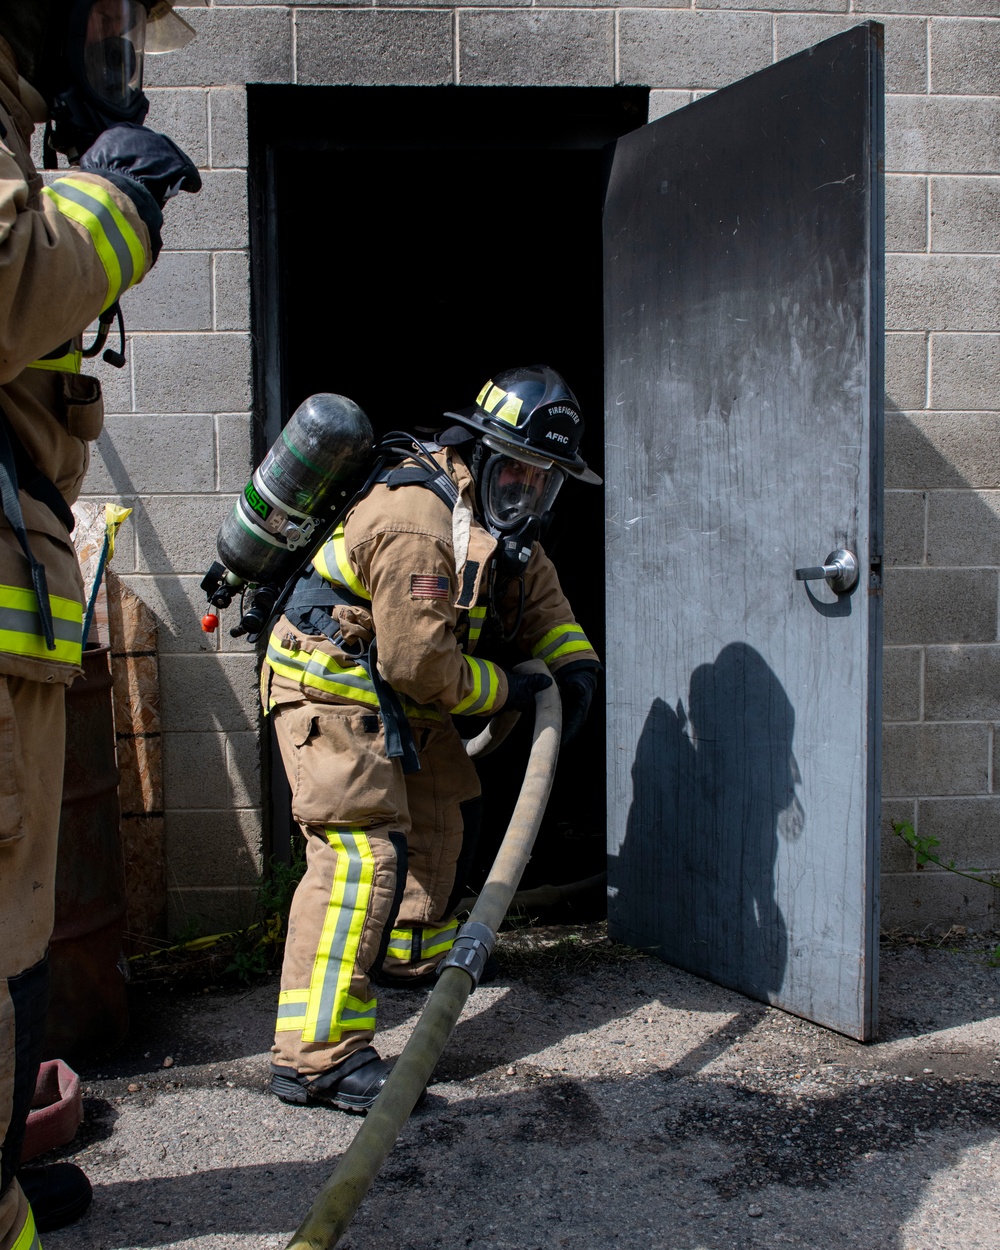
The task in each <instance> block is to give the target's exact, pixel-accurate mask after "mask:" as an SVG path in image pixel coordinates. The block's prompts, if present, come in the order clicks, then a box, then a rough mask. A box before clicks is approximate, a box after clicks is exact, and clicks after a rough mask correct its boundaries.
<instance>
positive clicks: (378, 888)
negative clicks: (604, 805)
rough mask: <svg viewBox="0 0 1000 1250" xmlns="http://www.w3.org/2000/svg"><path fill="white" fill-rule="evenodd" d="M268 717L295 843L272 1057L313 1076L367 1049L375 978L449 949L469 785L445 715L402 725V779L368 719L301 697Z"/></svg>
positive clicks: (472, 776)
mask: <svg viewBox="0 0 1000 1250" xmlns="http://www.w3.org/2000/svg"><path fill="white" fill-rule="evenodd" d="M271 714H272V716H273V717H274V723H275V731H276V734H277V738H278V743H279V746H280V748H281V755H282V759H283V761H284V765H285V771H286V773H287V775H288V781H289V785H290V787H291V791H292V813H293V815H294V817H295V819H296V820H297V821H298V823H299V826H300V828H301V829H302V832H303V834H304V835H305V838H306V871H305V875H304V876H303V878H302V880H301V881H300V883H299V885H298V888H297V889H296V892H295V896H294V898H293V900H292V907H291V913H290V915H289V922H288V938H287V942H286V945H285V957H284V963H283V966H282V970H281V993H280V997H279V1003H278V1022H277V1027H276V1031H275V1039H274V1047H273V1049H272V1056H273V1060H274V1062H275V1063H276V1064H281V1065H284V1066H287V1067H291V1068H294V1069H295V1070H296V1071H297V1072H299V1073H302V1074H304V1075H319V1074H320V1073H323V1072H326V1071H328V1070H329V1069H330V1068H332V1067H334V1066H335V1065H336V1064H338V1063H340V1062H341V1061H342V1060H344V1059H346V1058H347V1057H348V1056H349V1055H351V1054H353V1053H354V1052H355V1051H357V1050H360V1049H362V1048H363V1047H365V1046H368V1045H370V1044H371V1041H372V1038H373V1036H374V1033H375V1022H376V1007H377V1001H376V996H375V994H374V993H373V990H372V985H371V981H370V978H369V974H370V973H371V972H372V970H373V969H376V968H377V967H379V966H381V967H382V968H383V969H384V972H385V973H386V975H393V976H398V977H400V978H406V977H412V976H418V975H421V974H423V973H425V972H428V971H430V970H432V969H433V968H434V966H435V965H436V964H437V963H439V962H440V960H441V959H442V958H443V957H444V955H445V954H446V953H447V951H448V950H450V949H451V945H452V942H453V941H454V937H455V933H456V931H457V925H456V923H455V921H454V919H453V917H452V916H451V914H450V911H449V906H452V907H453V906H454V903H455V902H456V901H457V900H453V899H452V893H453V890H454V888H455V884H456V869H457V865H458V862H459V856H460V854H461V851H462V843H463V825H464V820H463V811H462V806H463V804H467V803H471V801H472V800H475V799H477V798H478V796H479V793H480V788H479V778H478V776H477V774H476V769H475V766H474V764H473V763H472V761H471V760H470V759H469V757H468V755H467V754H466V752H465V748H464V746H463V744H462V740H461V738H460V737H459V735H458V731H457V730H456V729H455V727H454V725H453V724H452V723H451V720H450V718H448V717H447V716H445V717H444V718H443V719H442V721H441V722H439V723H434V724H414V725H413V736H414V739H415V742H416V746H417V750H418V753H419V757H420V771H419V772H416V773H410V774H406V775H404V774H403V771H402V767H401V765H400V762H399V760H390V759H389V758H388V757H387V756H386V754H385V739H384V734H383V731H382V722H381V720H380V719H379V717H378V716H376V715H375V714H374V713H373V712H372V711H371V710H370V709H367V708H364V707H361V706H358V705H354V704H351V705H345V704H331V703H321V702H318V701H316V702H314V701H311V700H302V701H300V702H297V703H284V704H279V705H277V706H276V707H275V708H274V710H273V712H272V713H271ZM459 884H460V885H462V884H464V883H459ZM397 909H398V910H397Z"/></svg>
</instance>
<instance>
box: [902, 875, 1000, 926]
mask: <svg viewBox="0 0 1000 1250" xmlns="http://www.w3.org/2000/svg"><path fill="white" fill-rule="evenodd" d="M996 894H997V891H996V890H991V889H989V888H988V887H986V886H980V885H977V884H976V883H975V882H974V881H966V880H964V879H963V878H962V877H956V876H955V874H954V873H951V872H914V873H889V874H886V875H885V876H883V877H882V892H881V903H882V928H883V929H897V930H902V932H904V933H917V934H924V935H931V934H944V933H947V932H948V930H949V929H951V928H952V927H953V926H954V925H956V924H960V925H964V926H965V927H966V928H967V929H968V930H969V932H970V933H988V932H990V931H991V930H992V929H993V928H994V926H995V925H996V923H997V921H998V920H1000V914H998V910H997V903H996V900H995V899H994V898H993V897H991V896H993V895H996Z"/></svg>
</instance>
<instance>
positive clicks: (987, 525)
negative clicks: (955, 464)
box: [927, 490, 1000, 568]
mask: <svg viewBox="0 0 1000 1250" xmlns="http://www.w3.org/2000/svg"><path fill="white" fill-rule="evenodd" d="M927 562H928V564H931V565H936V566H937V567H938V568H941V567H944V566H946V565H951V566H955V565H958V566H963V565H964V566H969V567H977V568H982V567H983V566H984V565H1000V491H995V490H991V491H974V490H936V491H931V493H930V495H929V498H928V507H927Z"/></svg>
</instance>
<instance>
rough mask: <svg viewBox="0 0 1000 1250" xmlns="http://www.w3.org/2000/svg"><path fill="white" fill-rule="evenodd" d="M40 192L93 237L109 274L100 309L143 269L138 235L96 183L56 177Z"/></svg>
mask: <svg viewBox="0 0 1000 1250" xmlns="http://www.w3.org/2000/svg"><path fill="white" fill-rule="evenodd" d="M42 192H43V194H45V195H47V196H48V197H49V198H50V199H51V200H52V202H53V203H54V204H55V206H56V208H58V209H59V211H60V212H61V213H62V214H63V216H64V217H68V218H70V220H71V221H75V222H77V223H78V224H79V225H81V226H83V227H84V229H85V230H86V231H87V232H88V233H89V235H90V237H91V239H92V240H93V242H94V247H95V248H96V249H97V255H98V256H99V257H100V261H101V264H102V265H103V266H104V272H105V273H106V274H107V277H108V297H107V299H106V300H105V302H104V305H103V307H102V309H101V311H102V312H103V311H104V309H105V308H110V307H111V305H112V304H113V303H114V302H115V300H116V299H118V297H119V295H121V293H122V292H123V291H127V290H128V288H129V287H130V286H133V285H134V284H135V283H136V282H138V281H139V280H140V279H141V278H142V275H143V273H144V272H145V267H146V259H145V253H144V252H143V247H142V244H141V243H140V241H139V237H138V235H137V234H136V233H135V231H134V230H133V229H132V227H131V226H130V225H129V223H128V222H127V221H126V219H125V216H124V214H123V213H122V211H121V209H120V208H119V207H118V205H117V204H116V203H115V202H114V200H113V199H112V198H111V196H110V195H109V194H108V192H107V191H105V190H104V188H103V187H101V186H98V185H97V184H96V183H93V182H85V181H83V180H82V179H77V178H59V179H57V181H55V182H54V183H53V184H52V185H51V186H50V187H43V188H42Z"/></svg>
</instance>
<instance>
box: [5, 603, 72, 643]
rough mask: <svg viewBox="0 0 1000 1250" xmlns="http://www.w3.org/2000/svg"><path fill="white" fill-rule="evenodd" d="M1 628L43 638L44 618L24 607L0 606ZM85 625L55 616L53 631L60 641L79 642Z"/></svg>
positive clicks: (13, 632) (14, 632)
mask: <svg viewBox="0 0 1000 1250" xmlns="http://www.w3.org/2000/svg"><path fill="white" fill-rule="evenodd" d="M0 630H9V631H10V632H11V633H12V634H30V635H31V636H32V637H35V638H41V637H42V636H43V635H42V619H41V617H40V616H39V615H38V613H37V612H30V611H27V610H25V609H23V608H0ZM82 630H83V625H82V624H81V622H80V621H67V620H64V619H63V618H62V617H59V616H53V618H52V632H53V634H54V635H55V637H56V638H57V639H58V640H59V641H60V642H79V641H80V634H81V632H82Z"/></svg>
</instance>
